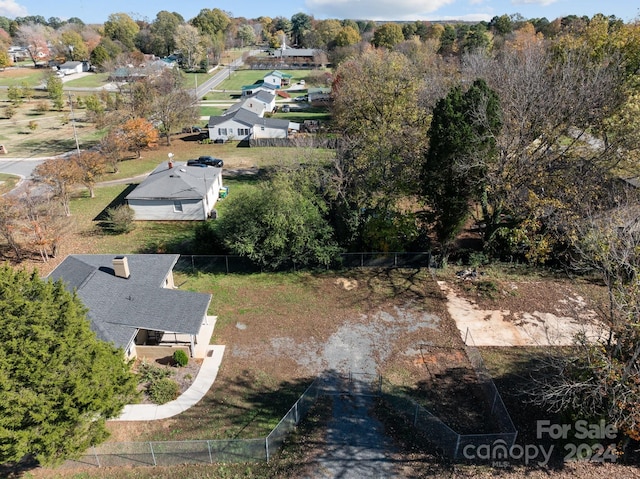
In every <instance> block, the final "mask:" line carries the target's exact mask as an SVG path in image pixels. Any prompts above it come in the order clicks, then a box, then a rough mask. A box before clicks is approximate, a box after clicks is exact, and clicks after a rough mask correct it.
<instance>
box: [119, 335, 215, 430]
mask: <svg viewBox="0 0 640 479" xmlns="http://www.w3.org/2000/svg"><path fill="white" fill-rule="evenodd" d="M224 349H225V347H224V346H209V348H208V352H207V355H206V357H205V358H204V359H203V360H202V365H201V366H200V371H198V375H197V376H196V379H195V381H193V384H192V385H191V386H190V387H189V389H187V390H186V391H185V392H184V393H183V394H181V395H180V397H179V398H178V399H176V400H174V401H171V402H168V403H166V404H159V405H158V404H128V405H126V406H125V407H124V410H123V411H122V414H121V415H120V417H118V418H117V419H112V421H152V420H154V419H166V418H168V417H171V416H176V415H178V414H180V413H182V412H184V411H186V410H187V409H189V408H190V407H191V406H193V405H194V404H196V403H198V401H200V400H201V399H202V398H203V397H204V395H205V394H207V391H209V389H210V388H211V386H212V385H213V382H214V381H215V379H216V376H217V375H218V370H219V368H220V363H221V362H222V355H223V354H224Z"/></svg>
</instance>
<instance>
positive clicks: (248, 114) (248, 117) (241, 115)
mask: <svg viewBox="0 0 640 479" xmlns="http://www.w3.org/2000/svg"><path fill="white" fill-rule="evenodd" d="M230 119H233V120H235V121H237V122H238V123H242V124H244V125H247V126H251V127H253V126H265V127H268V128H280V129H284V130H287V129H288V128H289V120H280V119H278V118H262V117H260V116H258V115H257V114H255V113H254V112H252V111H249V110H245V109H244V108H240V109H239V110H236V111H235V112H232V113H230V114H228V115H222V116H211V117H209V123H208V126H209V128H211V127H214V126H216V125H219V124H221V123H224V122H225V121H228V120H230Z"/></svg>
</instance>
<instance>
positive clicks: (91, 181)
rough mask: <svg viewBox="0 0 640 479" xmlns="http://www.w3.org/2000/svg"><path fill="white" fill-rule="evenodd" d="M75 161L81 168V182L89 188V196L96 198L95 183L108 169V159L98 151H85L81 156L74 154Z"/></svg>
mask: <svg viewBox="0 0 640 479" xmlns="http://www.w3.org/2000/svg"><path fill="white" fill-rule="evenodd" d="M70 161H72V162H74V163H75V164H76V165H77V166H78V168H79V170H80V178H79V180H80V182H81V183H82V184H83V185H84V186H86V187H87V189H88V190H89V197H90V198H95V191H94V188H95V185H96V183H97V182H98V180H99V179H100V177H101V176H102V175H103V174H104V173H105V172H106V170H107V160H106V158H105V157H104V156H102V155H101V154H100V153H98V152H96V151H83V152H81V153H80V155H79V156H73V157H72V158H70Z"/></svg>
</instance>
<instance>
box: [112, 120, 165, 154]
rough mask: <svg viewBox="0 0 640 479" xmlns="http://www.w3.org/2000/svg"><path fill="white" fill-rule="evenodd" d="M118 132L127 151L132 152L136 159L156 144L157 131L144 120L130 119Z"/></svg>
mask: <svg viewBox="0 0 640 479" xmlns="http://www.w3.org/2000/svg"><path fill="white" fill-rule="evenodd" d="M120 130H121V132H122V136H123V138H124V141H125V143H126V144H127V145H128V149H129V150H131V151H134V152H135V153H136V155H137V157H138V158H140V156H141V152H142V150H144V149H147V148H151V147H153V146H155V145H156V144H157V142H158V130H157V129H156V128H155V127H154V126H153V124H152V123H151V122H150V121H149V120H146V119H145V118H131V119H130V120H127V121H125V122H124V123H123V124H122V126H121V127H120Z"/></svg>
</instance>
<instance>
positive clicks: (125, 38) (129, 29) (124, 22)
mask: <svg viewBox="0 0 640 479" xmlns="http://www.w3.org/2000/svg"><path fill="white" fill-rule="evenodd" d="M139 31H140V27H139V26H138V24H137V23H136V22H135V21H134V20H133V19H132V18H131V17H130V16H129V15H127V14H126V13H112V14H111V15H109V18H108V20H107V21H106V22H104V34H105V36H107V37H108V38H110V39H111V40H114V41H117V42H119V43H120V44H121V45H123V46H124V47H125V48H126V49H127V50H128V51H133V50H134V49H135V38H136V35H137V34H138V32H139Z"/></svg>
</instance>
